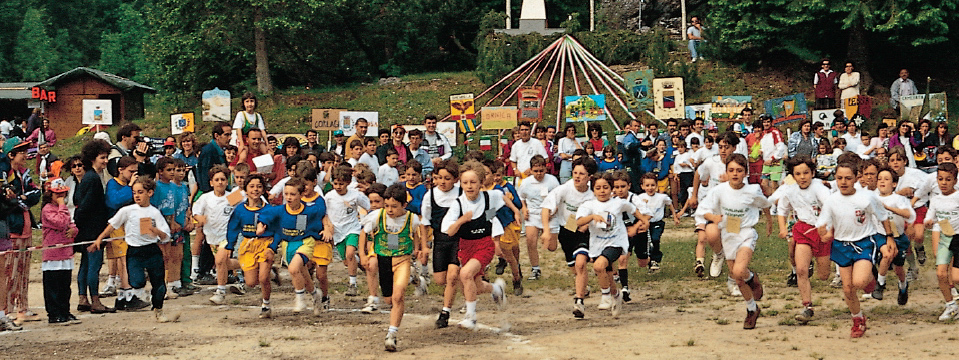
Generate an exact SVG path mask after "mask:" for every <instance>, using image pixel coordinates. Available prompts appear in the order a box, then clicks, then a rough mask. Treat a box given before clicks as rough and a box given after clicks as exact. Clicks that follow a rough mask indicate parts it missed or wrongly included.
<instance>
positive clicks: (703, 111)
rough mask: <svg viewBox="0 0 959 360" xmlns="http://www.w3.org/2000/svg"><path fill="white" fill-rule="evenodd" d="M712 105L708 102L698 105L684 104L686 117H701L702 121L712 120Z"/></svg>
mask: <svg viewBox="0 0 959 360" xmlns="http://www.w3.org/2000/svg"><path fill="white" fill-rule="evenodd" d="M712 107H713V106H712V105H710V104H700V105H686V118H687V119H695V118H702V119H703V120H704V121H703V123H704V124H705V123H707V122H711V121H712V116H711V115H712V113H711V109H712Z"/></svg>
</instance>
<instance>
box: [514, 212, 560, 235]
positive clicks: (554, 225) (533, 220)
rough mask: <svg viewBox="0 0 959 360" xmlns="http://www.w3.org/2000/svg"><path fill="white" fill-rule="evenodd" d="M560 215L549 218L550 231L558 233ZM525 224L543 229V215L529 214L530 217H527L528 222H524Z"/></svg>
mask: <svg viewBox="0 0 959 360" xmlns="http://www.w3.org/2000/svg"><path fill="white" fill-rule="evenodd" d="M557 219H558V217H556V216H554V217H553V218H552V219H549V233H550V234H558V233H559V225H560V224H559V220H557ZM523 225H525V226H532V227H535V228H537V229H540V230H543V216H542V213H540V214H533V213H532V212H531V213H530V214H529V217H527V218H526V222H524V223H523Z"/></svg>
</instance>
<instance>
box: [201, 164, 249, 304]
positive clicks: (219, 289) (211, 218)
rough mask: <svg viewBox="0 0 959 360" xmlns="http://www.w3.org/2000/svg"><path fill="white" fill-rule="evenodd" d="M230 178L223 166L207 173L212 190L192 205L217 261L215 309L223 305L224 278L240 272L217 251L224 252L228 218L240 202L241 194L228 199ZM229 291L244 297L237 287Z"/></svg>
mask: <svg viewBox="0 0 959 360" xmlns="http://www.w3.org/2000/svg"><path fill="white" fill-rule="evenodd" d="M229 178H230V169H228V168H227V167H225V166H214V167H213V168H212V169H210V186H212V187H213V191H212V192H208V193H205V194H203V195H200V198H199V199H197V201H196V202H195V203H194V204H193V218H194V219H196V222H197V226H202V227H203V236H204V238H205V239H206V243H207V244H208V245H209V246H210V249H211V250H213V254H214V257H215V259H216V265H217V266H216V285H217V286H216V292H214V293H213V296H212V297H210V302H212V303H213V304H215V305H223V304H225V303H226V298H225V297H226V287H227V286H226V285H227V274H228V273H229V271H230V270H236V269H239V268H240V263H239V262H238V261H237V260H236V259H231V258H230V255H231V254H230V252H229V251H223V252H222V253H221V252H220V251H219V250H220V249H221V248H226V244H227V241H226V232H227V228H228V227H229V224H230V216H231V215H233V206H234V205H236V204H238V203H240V201H243V195H242V194H241V193H231V194H230V196H227V193H226V185H227V182H228V179H229ZM230 290H231V291H232V292H234V293H237V295H242V293H243V289H242V287H240V286H232V287H231V289H230Z"/></svg>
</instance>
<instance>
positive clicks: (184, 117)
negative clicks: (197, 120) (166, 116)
mask: <svg viewBox="0 0 959 360" xmlns="http://www.w3.org/2000/svg"><path fill="white" fill-rule="evenodd" d="M193 116H194V115H193V113H191V112H188V113H182V114H173V115H170V132H171V133H173V135H180V134H182V133H184V132H187V131H189V132H195V131H194V130H193Z"/></svg>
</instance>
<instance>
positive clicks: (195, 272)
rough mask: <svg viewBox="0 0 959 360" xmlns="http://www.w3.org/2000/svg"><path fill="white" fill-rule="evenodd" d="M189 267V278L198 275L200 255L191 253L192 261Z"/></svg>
mask: <svg viewBox="0 0 959 360" xmlns="http://www.w3.org/2000/svg"><path fill="white" fill-rule="evenodd" d="M190 269H191V270H190V277H191V278H194V279H195V278H196V277H197V276H198V275H200V274H199V273H200V255H193V261H192V262H191V266H190Z"/></svg>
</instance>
